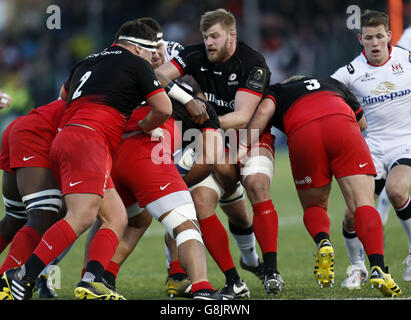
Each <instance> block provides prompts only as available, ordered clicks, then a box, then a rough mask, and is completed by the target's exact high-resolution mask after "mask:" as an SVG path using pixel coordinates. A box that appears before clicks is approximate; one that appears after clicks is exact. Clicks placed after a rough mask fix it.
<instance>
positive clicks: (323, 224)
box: [303, 207, 331, 239]
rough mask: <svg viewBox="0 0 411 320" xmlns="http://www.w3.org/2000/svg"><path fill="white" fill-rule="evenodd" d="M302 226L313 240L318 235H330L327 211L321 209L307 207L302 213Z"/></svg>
mask: <svg viewBox="0 0 411 320" xmlns="http://www.w3.org/2000/svg"><path fill="white" fill-rule="evenodd" d="M303 219H304V225H305V228H306V229H307V231H308V233H309V234H310V235H311V237H312V238H313V239H314V238H315V236H316V235H317V234H318V233H320V232H321V233H326V234H328V235H329V234H330V227H331V221H330V218H329V217H328V214H327V211H326V210H325V209H324V208H321V207H309V208H307V209H306V210H305V211H304V218H303Z"/></svg>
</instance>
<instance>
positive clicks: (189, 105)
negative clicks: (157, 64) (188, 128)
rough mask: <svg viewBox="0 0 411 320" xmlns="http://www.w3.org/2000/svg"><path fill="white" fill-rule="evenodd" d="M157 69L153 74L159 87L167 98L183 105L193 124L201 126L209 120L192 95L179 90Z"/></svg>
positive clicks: (203, 108)
mask: <svg viewBox="0 0 411 320" xmlns="http://www.w3.org/2000/svg"><path fill="white" fill-rule="evenodd" d="M158 69H159V68H157V69H156V70H155V71H154V73H155V75H156V77H157V79H158V80H159V81H160V83H161V85H162V86H163V87H164V88H165V90H166V92H167V94H168V96H169V97H170V98H172V99H174V100H176V101H178V102H180V103H181V104H183V105H184V107H185V108H186V109H187V111H188V113H189V114H190V116H191V120H192V121H193V122H194V123H196V124H203V123H204V122H205V121H207V120H208V119H210V117H209V116H208V113H207V111H206V106H205V105H204V103H203V102H201V101H200V100H197V99H194V97H193V96H192V95H190V94H189V93H188V92H186V91H184V90H183V89H182V88H180V87H179V85H178V84H177V83H175V82H174V81H172V80H171V79H170V78H169V77H168V76H167V75H165V74H163V73H162V72H160V71H158Z"/></svg>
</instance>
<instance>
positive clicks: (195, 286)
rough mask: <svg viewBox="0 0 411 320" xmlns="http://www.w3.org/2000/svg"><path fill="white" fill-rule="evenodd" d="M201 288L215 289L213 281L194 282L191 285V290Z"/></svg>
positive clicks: (193, 291) (194, 290) (195, 290)
mask: <svg viewBox="0 0 411 320" xmlns="http://www.w3.org/2000/svg"><path fill="white" fill-rule="evenodd" d="M199 290H211V291H213V290H214V288H213V286H212V285H211V283H210V282H208V281H200V282H197V283H193V285H192V286H191V292H192V293H195V292H197V291H199Z"/></svg>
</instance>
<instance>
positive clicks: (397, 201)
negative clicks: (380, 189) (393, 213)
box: [385, 183, 409, 208]
mask: <svg viewBox="0 0 411 320" xmlns="http://www.w3.org/2000/svg"><path fill="white" fill-rule="evenodd" d="M385 188H386V192H387V196H388V199H389V200H390V202H391V203H392V205H393V206H394V208H399V207H401V206H402V205H404V203H405V202H406V201H407V200H408V196H409V190H406V188H402V187H401V186H400V185H396V184H389V183H387V184H386V186H385Z"/></svg>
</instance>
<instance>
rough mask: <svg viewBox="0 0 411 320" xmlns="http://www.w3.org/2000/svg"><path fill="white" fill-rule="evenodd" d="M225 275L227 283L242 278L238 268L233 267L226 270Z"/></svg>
mask: <svg viewBox="0 0 411 320" xmlns="http://www.w3.org/2000/svg"><path fill="white" fill-rule="evenodd" d="M224 275H225V279H226V282H227V283H232V282H236V281H237V280H239V279H240V276H239V275H238V272H237V269H236V268H231V269H228V270H226V271H224Z"/></svg>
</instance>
